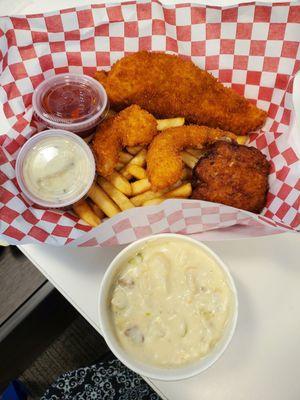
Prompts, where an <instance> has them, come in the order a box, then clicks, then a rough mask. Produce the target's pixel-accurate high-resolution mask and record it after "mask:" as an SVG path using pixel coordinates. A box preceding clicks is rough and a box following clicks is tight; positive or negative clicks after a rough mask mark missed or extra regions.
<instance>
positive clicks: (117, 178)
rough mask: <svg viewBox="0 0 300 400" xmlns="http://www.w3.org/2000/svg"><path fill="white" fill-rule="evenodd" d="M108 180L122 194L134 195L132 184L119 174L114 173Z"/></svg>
mask: <svg viewBox="0 0 300 400" xmlns="http://www.w3.org/2000/svg"><path fill="white" fill-rule="evenodd" d="M107 180H108V181H109V182H110V183H111V184H112V185H113V186H114V187H115V188H117V189H119V190H120V192H122V193H124V194H125V195H126V196H131V194H132V189H131V185H130V182H128V180H127V179H126V178H125V177H124V176H123V175H121V174H119V172H117V171H114V172H113V173H112V174H111V175H110V176H109V177H108V178H107Z"/></svg>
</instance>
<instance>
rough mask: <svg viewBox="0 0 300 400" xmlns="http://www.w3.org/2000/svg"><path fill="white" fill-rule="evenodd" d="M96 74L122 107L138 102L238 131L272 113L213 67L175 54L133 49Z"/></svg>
mask: <svg viewBox="0 0 300 400" xmlns="http://www.w3.org/2000/svg"><path fill="white" fill-rule="evenodd" d="M95 77H96V79H98V80H99V82H100V83H102V84H103V86H104V87H105V89H106V91H107V94H108V97H109V100H110V102H111V105H112V107H113V108H115V109H118V110H120V109H123V108H125V107H127V106H129V105H131V104H138V105H139V106H141V107H142V108H144V109H145V110H147V111H149V112H150V113H151V114H153V115H154V116H155V117H156V118H172V117H179V116H181V117H185V118H186V121H187V122H189V123H193V124H197V125H207V126H210V127H212V128H220V129H223V130H227V131H231V132H234V133H236V134H239V135H244V134H246V133H247V132H251V131H254V130H256V129H258V128H259V127H261V126H262V125H263V124H264V123H265V120H266V116H267V114H266V112H265V111H262V110H260V109H258V108H257V107H255V106H254V105H253V104H251V103H250V102H249V101H248V100H246V99H245V98H244V97H242V96H240V95H239V94H237V93H236V92H234V91H233V90H232V89H229V88H226V87H224V86H223V85H222V84H221V83H219V82H218V81H217V79H215V78H214V77H213V76H212V75H211V74H209V73H208V72H206V71H203V70H201V69H200V68H199V67H197V66H196V65H195V64H193V63H192V62H191V61H188V60H185V59H183V58H180V57H178V56H175V55H170V54H164V53H151V52H146V51H141V52H137V53H133V54H131V55H129V56H126V57H124V58H122V59H121V60H119V61H117V62H116V63H115V64H114V65H113V67H112V69H111V71H110V72H108V73H105V72H104V71H99V72H97V73H96V76H95Z"/></svg>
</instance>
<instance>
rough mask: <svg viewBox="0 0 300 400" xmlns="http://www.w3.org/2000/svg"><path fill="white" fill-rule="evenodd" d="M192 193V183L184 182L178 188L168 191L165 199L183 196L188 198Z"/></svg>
mask: <svg viewBox="0 0 300 400" xmlns="http://www.w3.org/2000/svg"><path fill="white" fill-rule="evenodd" d="M191 194H192V185H191V184H190V183H189V182H188V183H184V184H183V185H181V186H178V187H177V188H176V189H173V190H171V191H170V192H167V193H166V194H165V195H164V196H163V197H164V198H165V199H172V198H176V199H178V198H183V199H187V198H188V197H190V195H191Z"/></svg>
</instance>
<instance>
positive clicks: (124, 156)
mask: <svg viewBox="0 0 300 400" xmlns="http://www.w3.org/2000/svg"><path fill="white" fill-rule="evenodd" d="M132 158H133V155H131V154H129V153H126V152H125V151H120V153H119V160H120V162H121V163H124V164H127V163H128V162H129V161H130V160H131V159H132Z"/></svg>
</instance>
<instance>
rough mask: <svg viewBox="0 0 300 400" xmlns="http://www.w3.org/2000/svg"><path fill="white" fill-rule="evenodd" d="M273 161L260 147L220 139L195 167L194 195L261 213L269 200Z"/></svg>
mask: <svg viewBox="0 0 300 400" xmlns="http://www.w3.org/2000/svg"><path fill="white" fill-rule="evenodd" d="M269 171H270V163H269V162H268V161H267V160H266V157H265V155H263V154H262V153H261V152H260V151H259V150H257V149H256V148H254V147H247V146H244V145H239V144H236V143H228V142H225V141H219V142H216V143H214V144H212V145H210V146H209V149H208V150H207V152H206V155H205V156H204V157H202V158H200V160H199V161H198V163H197V165H196V166H195V168H194V170H193V178H192V186H193V193H192V198H193V199H199V200H206V201H212V202H216V203H222V204H227V205H228V206H232V207H236V208H241V209H243V210H248V211H252V212H254V213H260V212H261V211H262V209H263V208H264V206H265V204H266V195H267V191H268V174H269Z"/></svg>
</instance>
